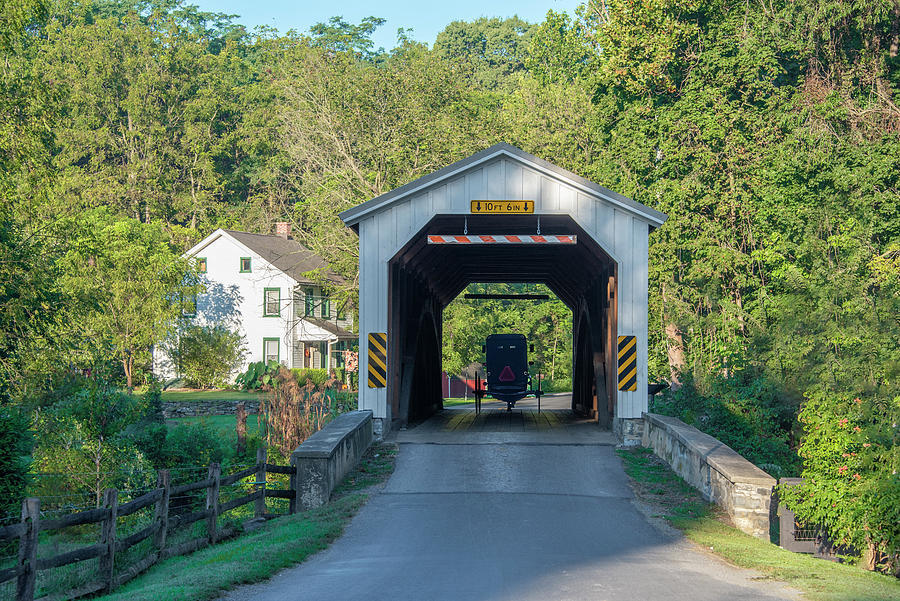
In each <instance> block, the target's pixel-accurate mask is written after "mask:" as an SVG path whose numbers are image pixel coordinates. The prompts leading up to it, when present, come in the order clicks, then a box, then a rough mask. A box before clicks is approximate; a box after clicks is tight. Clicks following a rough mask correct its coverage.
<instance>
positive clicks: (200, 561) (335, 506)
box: [97, 445, 397, 601]
mask: <svg viewBox="0 0 900 601" xmlns="http://www.w3.org/2000/svg"><path fill="white" fill-rule="evenodd" d="M396 454H397V447H396V446H394V445H377V446H373V447H371V448H370V449H369V450H368V451H367V452H366V454H365V455H364V456H363V458H362V460H361V461H360V464H359V466H358V467H357V468H356V469H355V470H354V471H353V472H351V473H350V474H349V475H348V476H347V478H346V479H345V480H344V482H343V483H342V484H341V486H340V487H338V489H336V490H335V492H334V494H333V495H332V501H331V502H330V503H329V504H328V505H325V506H323V507H319V508H317V509H314V510H312V511H307V512H304V513H300V514H297V515H292V516H285V517H281V518H278V519H275V520H271V521H269V522H267V523H266V524H264V525H263V526H262V527H261V528H260V529H258V530H254V531H253V532H251V533H248V534H244V535H243V536H240V537H237V538H234V539H231V540H229V541H226V542H224V543H220V544H217V545H213V546H211V547H207V548H206V549H202V550H200V551H197V552H196V553H193V554H191V555H186V556H183V557H173V558H172V559H169V560H167V561H164V562H162V563H159V564H157V565H156V566H154V567H152V568H150V569H149V570H148V571H147V572H146V573H144V574H142V575H141V576H139V577H138V578H136V579H134V580H132V581H131V582H129V583H128V584H126V585H124V586H123V587H122V588H120V589H117V590H116V591H115V592H113V593H112V594H110V595H105V596H103V597H98V598H97V599H99V600H102V601H126V600H127V601H168V600H170V599H171V600H178V601H206V600H208V599H214V598H216V597H218V596H219V595H220V594H221V593H222V592H223V591H226V590H228V589H231V588H234V587H235V586H239V585H242V584H251V583H254V582H260V581H262V580H266V579H267V578H270V577H271V576H272V575H274V574H275V573H276V572H277V571H279V570H281V569H283V568H286V567H290V566H293V565H296V564H298V563H300V562H302V561H303V560H305V559H306V558H307V557H309V556H310V555H312V554H313V553H316V552H318V551H321V550H322V549H325V548H326V547H327V546H328V545H329V544H330V543H331V542H332V541H334V540H335V539H337V538H338V537H339V536H340V535H341V534H342V533H343V531H344V528H345V527H346V525H347V524H348V523H349V521H350V519H351V518H352V517H353V516H354V515H356V512H357V511H359V508H360V507H362V506H363V504H364V503H365V502H366V500H367V498H368V495H367V493H366V492H365V491H366V489H367V488H369V487H371V486H373V485H376V484H379V483H381V482H384V481H385V480H387V479H388V478H389V477H390V475H391V473H392V472H393V469H394V460H395V458H396Z"/></svg>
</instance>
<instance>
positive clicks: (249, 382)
mask: <svg viewBox="0 0 900 601" xmlns="http://www.w3.org/2000/svg"><path fill="white" fill-rule="evenodd" d="M280 367H281V364H280V363H278V361H275V360H274V359H270V360H269V362H268V363H266V362H265V361H254V362H253V363H251V364H250V365H248V366H247V369H246V370H245V371H244V373H242V374H240V375H238V377H237V379H236V380H235V383H236V384H237V385H238V386H240V387H241V388H243V389H244V390H259V389H260V388H264V387H271V386H272V383H273V382H274V380H275V374H276V373H278V370H279V369H280Z"/></svg>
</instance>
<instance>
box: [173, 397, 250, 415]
mask: <svg viewBox="0 0 900 601" xmlns="http://www.w3.org/2000/svg"><path fill="white" fill-rule="evenodd" d="M238 403H244V409H245V410H246V411H247V413H248V414H250V415H253V414H255V413H258V412H259V401H252V400H246V401H224V400H222V401H217V400H209V401H207V400H203V401H163V402H162V414H163V417H164V418H166V419H174V418H178V417H204V416H207V415H234V414H235V411H237V406H238Z"/></svg>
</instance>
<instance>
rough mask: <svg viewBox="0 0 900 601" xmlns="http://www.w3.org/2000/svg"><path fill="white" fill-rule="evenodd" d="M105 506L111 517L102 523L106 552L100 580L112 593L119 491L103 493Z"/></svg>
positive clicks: (102, 541)
mask: <svg viewBox="0 0 900 601" xmlns="http://www.w3.org/2000/svg"><path fill="white" fill-rule="evenodd" d="M103 506H104V507H105V508H107V509H108V510H109V515H108V516H107V517H106V519H105V520H103V521H102V522H100V544H101V545H105V546H106V551H105V552H104V553H103V555H101V556H100V580H101V582H105V583H106V589H105V590H106V591H107V592H110V591H112V590H113V588H114V587H115V585H116V581H115V577H114V574H115V571H116V519H117V517H118V513H119V491H118V490H116V489H115V488H107V489H106V490H104V491H103Z"/></svg>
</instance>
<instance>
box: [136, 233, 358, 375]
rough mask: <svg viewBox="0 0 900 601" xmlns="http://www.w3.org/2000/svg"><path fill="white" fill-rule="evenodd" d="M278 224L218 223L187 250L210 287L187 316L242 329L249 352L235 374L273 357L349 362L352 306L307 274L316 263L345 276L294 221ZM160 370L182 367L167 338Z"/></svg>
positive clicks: (325, 364)
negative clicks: (297, 235)
mask: <svg viewBox="0 0 900 601" xmlns="http://www.w3.org/2000/svg"><path fill="white" fill-rule="evenodd" d="M276 231H277V232H278V234H277V235H274V236H271V235H264V234H251V233H248V232H238V231H233V230H224V229H218V230H216V231H214V232H213V233H212V234H210V235H209V236H207V237H206V238H204V239H203V240H202V241H201V242H199V243H198V244H197V245H196V246H194V247H193V248H191V249H190V250H189V251H187V252H186V253H185V256H187V257H191V258H193V259H194V260H195V261H196V264H197V267H198V270H199V271H200V273H201V274H202V276H201V277H202V278H203V279H204V280H205V285H206V292H205V293H203V294H201V295H199V296H198V297H197V298H196V300H195V302H193V303H185V304H186V306H188V307H193V309H186V311H188V312H187V313H186V314H185V318H186V320H187V321H188V322H189V323H191V324H196V325H224V326H226V327H228V328H229V329H231V330H233V331H238V332H240V334H241V335H242V336H243V338H244V344H245V347H246V351H247V352H246V354H245V356H244V362H243V364H242V365H241V367H240V371H238V372H235V373H234V374H233V375H234V376H236V375H237V373H240V372H242V371H244V370H246V368H247V365H249V364H250V363H252V362H255V361H269V360H271V359H274V360H275V361H278V362H280V363H281V364H282V365H285V366H287V367H312V368H322V369H328V370H331V369H332V368H340V367H343V365H344V358H343V351H344V350H346V349H348V348H349V344H350V343H351V342H352V341H355V340H356V338H357V336H356V335H355V334H352V333H350V332H349V331H348V329H349V328H350V327H351V326H352V321H351V320H352V315H351V311H349V310H348V308H347V307H342V306H337V303H335V302H332V301H331V299H329V298H328V297H327V296H326V295H325V294H324V293H323V291H322V287H321V286H320V284H319V283H317V282H316V281H314V280H312V279H310V278H309V277H307V276H305V275H304V274H306V273H309V272H313V271H316V272H319V273H322V274H324V275H325V276H326V279H328V280H331V281H334V278H336V277H337V276H335V275H334V274H332V273H331V272H329V271H328V266H327V265H326V263H325V261H324V260H323V259H322V258H321V257H319V256H318V255H316V254H314V253H313V252H312V251H310V250H308V249H306V248H304V247H303V246H301V245H300V244H299V243H298V242H296V241H295V240H293V239H291V237H290V227H289V224H287V223H283V222H280V223H277V224H276ZM153 371H154V373H156V375H157V376H158V377H160V378H162V379H163V380H164V381H167V380H171V379H173V378H176V377H178V375H179V374H178V373H177V369H176V367H175V366H174V364H173V362H172V361H171V358H170V357H169V355H168V354H167V353H166V350H165V348H164V346H159V347H157V348H155V349H154V353H153Z"/></svg>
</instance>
